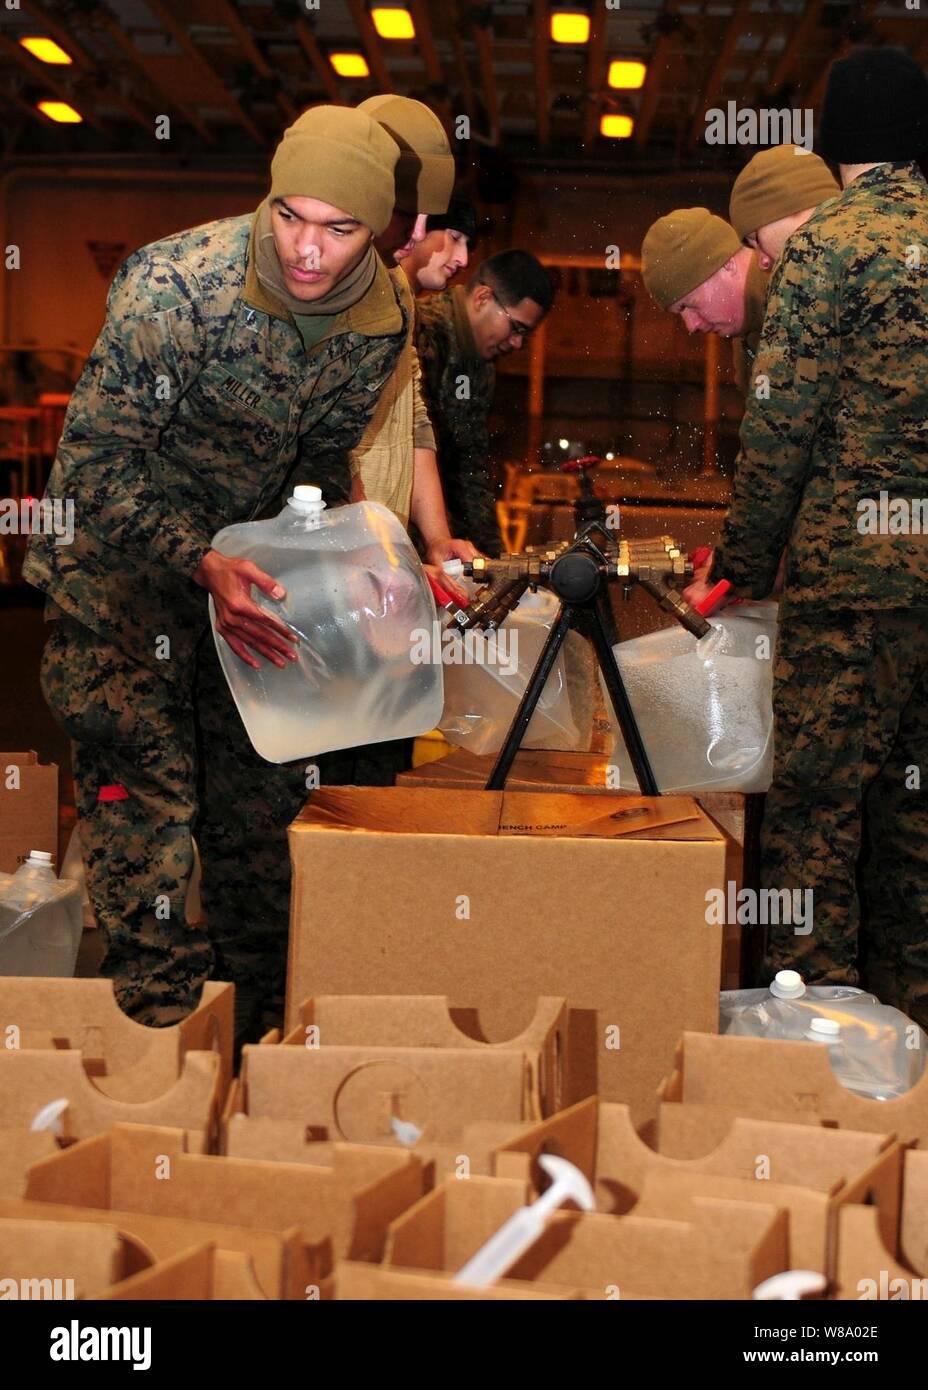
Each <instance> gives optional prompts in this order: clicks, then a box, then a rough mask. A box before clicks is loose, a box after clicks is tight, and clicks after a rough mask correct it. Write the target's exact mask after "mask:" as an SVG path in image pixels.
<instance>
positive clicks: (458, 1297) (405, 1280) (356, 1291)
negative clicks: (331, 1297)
mask: <svg viewBox="0 0 928 1390" xmlns="http://www.w3.org/2000/svg"><path fill="white" fill-rule="evenodd" d="M335 1297H336V1298H338V1299H351V1300H360V1301H363V1302H365V1303H370V1302H375V1301H376V1302H380V1301H382V1300H384V1299H387V1300H390V1301H392V1302H402V1303H410V1302H417V1301H426V1302H428V1303H512V1302H517V1303H529V1302H531V1303H534V1302H536V1301H537V1300H539V1299H541V1300H542V1301H545V1302H550V1301H551V1300H554V1301H555V1302H564V1301H565V1300H573V1299H578V1298H582V1297H583V1295H582V1294H581V1293H580V1292H579V1290H572V1291H570V1292H567V1293H559V1292H555V1291H549V1290H546V1289H533V1288H532V1287H531V1286H530V1285H528V1284H524V1283H523V1284H519V1283H516V1281H515V1280H513V1279H500V1281H499V1283H498V1284H494V1285H493V1286H492V1288H489V1289H474V1288H468V1287H467V1286H466V1285H464V1284H456V1283H455V1282H454V1278H453V1276H452V1275H451V1274H445V1273H441V1272H439V1271H436V1270H432V1271H431V1272H429V1273H423V1272H416V1271H412V1270H406V1269H385V1268H384V1266H383V1265H366V1264H356V1263H354V1262H353V1261H351V1260H341V1261H340V1262H339V1263H338V1264H337V1265H336V1266H335Z"/></svg>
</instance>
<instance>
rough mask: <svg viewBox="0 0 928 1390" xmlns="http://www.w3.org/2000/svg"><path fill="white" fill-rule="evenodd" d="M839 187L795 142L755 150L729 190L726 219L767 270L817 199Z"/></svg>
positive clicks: (823, 165) (813, 156)
mask: <svg viewBox="0 0 928 1390" xmlns="http://www.w3.org/2000/svg"><path fill="white" fill-rule="evenodd" d="M840 192H841V188H840V186H839V184H838V182H837V180H836V179H835V178H834V176H833V175H832V173H831V171H830V170H829V168H828V165H827V164H826V163H825V161H824V160H823V159H820V158H819V156H818V155H817V154H810V153H809V152H808V151H806V150H805V149H803V147H802V146H801V145H775V146H774V147H773V148H772V149H769V150H761V151H760V153H759V154H756V155H755V156H754V158H753V159H751V160H749V161H748V163H747V164H746V165H745V166H744V168H743V169H742V170H741V173H740V174H739V175H738V177H737V178H736V179H735V182H734V185H733V187H732V190H731V202H730V204H729V213H730V216H731V224H732V226H733V227H734V229H735V231H736V232H737V233H738V236H739V237H740V238H741V240H742V241H744V242H746V243H747V245H748V246H752V247H753V248H754V249H755V250H756V251H757V259H758V261H759V262H760V265H761V267H762V269H764V270H770V269H771V268H772V266H773V264H774V262H775V261H776V260H778V259H779V257H780V256H781V255H782V252H783V248H784V246H785V245H786V242H787V240H788V239H789V237H791V236H792V234H793V232H795V231H796V230H797V229H798V228H799V227H801V226H802V225H803V224H804V223H806V222H808V220H809V218H810V217H811V216H812V214H813V212H814V211H815V209H816V208H817V207H818V206H819V204H820V203H824V202H827V201H828V199H830V198H837V197H838V195H839V194H840Z"/></svg>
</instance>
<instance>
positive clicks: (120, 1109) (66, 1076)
mask: <svg viewBox="0 0 928 1390" xmlns="http://www.w3.org/2000/svg"><path fill="white" fill-rule="evenodd" d="M221 1092H222V1087H221V1064H220V1059H219V1054H218V1053H217V1052H188V1053H187V1054H186V1056H185V1057H184V1059H183V1063H182V1066H181V1070H180V1074H179V1075H178V1077H177V1079H176V1080H175V1081H174V1082H173V1084H172V1085H170V1086H169V1087H168V1089H167V1090H165V1091H164V1092H162V1094H161V1095H158V1096H155V1097H154V1098H152V1099H149V1100H139V1101H130V1100H114V1099H113V1097H112V1096H108V1095H106V1094H104V1092H103V1091H102V1090H100V1088H99V1087H98V1086H97V1084H96V1079H95V1078H94V1077H92V1076H88V1075H87V1072H86V1071H85V1069H84V1064H83V1060H82V1056H81V1053H80V1052H55V1051H53V1050H51V1049H46V1048H24V1049H21V1050H20V1051H18V1052H3V1053H0V1115H2V1116H3V1120H4V1124H5V1125H6V1126H7V1127H8V1128H9V1129H11V1130H16V1129H20V1130H22V1129H26V1130H28V1129H29V1128H30V1126H31V1124H32V1122H33V1120H34V1119H35V1118H36V1115H37V1114H38V1112H39V1111H40V1110H41V1109H43V1107H44V1106H46V1105H47V1104H48V1103H49V1102H50V1101H53V1100H58V1099H66V1100H67V1102H68V1105H67V1109H66V1111H65V1112H64V1115H63V1116H62V1120H61V1125H62V1137H63V1138H65V1139H68V1140H74V1139H87V1138H89V1137H90V1136H91V1135H94V1134H100V1133H102V1132H103V1131H104V1130H107V1129H109V1128H110V1126H111V1125H114V1124H120V1123H122V1124H125V1123H129V1124H137V1125H146V1124H147V1125H154V1124H165V1125H170V1126H172V1127H176V1128H178V1129H182V1130H184V1131H186V1133H187V1135H188V1140H189V1143H190V1147H191V1148H192V1149H196V1150H197V1151H198V1152H202V1153H205V1152H207V1151H208V1150H209V1149H210V1148H212V1147H214V1144H215V1140H216V1137H217V1131H218V1126H219V1107H220V1104H221Z"/></svg>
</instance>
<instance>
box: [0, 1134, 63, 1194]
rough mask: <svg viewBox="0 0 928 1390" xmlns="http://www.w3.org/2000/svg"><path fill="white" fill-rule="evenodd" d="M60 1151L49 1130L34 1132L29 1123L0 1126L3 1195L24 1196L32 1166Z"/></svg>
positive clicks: (0, 1169) (0, 1163)
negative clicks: (27, 1124) (15, 1125)
mask: <svg viewBox="0 0 928 1390" xmlns="http://www.w3.org/2000/svg"><path fill="white" fill-rule="evenodd" d="M57 1152H58V1145H57V1144H56V1142H55V1139H54V1136H53V1135H51V1134H50V1133H49V1132H48V1130H40V1131H38V1132H33V1131H32V1130H30V1129H28V1128H27V1127H26V1126H21V1127H19V1128H16V1127H14V1126H10V1127H9V1128H6V1129H0V1197H21V1196H22V1195H23V1193H24V1192H25V1190H26V1177H27V1174H28V1172H29V1169H30V1167H31V1165H32V1164H33V1163H35V1162H37V1161H38V1159H40V1158H48V1157H49V1155H50V1154H54V1153H57Z"/></svg>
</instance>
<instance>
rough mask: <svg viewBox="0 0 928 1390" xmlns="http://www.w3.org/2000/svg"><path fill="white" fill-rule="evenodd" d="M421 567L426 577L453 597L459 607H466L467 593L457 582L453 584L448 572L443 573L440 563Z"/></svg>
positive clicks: (467, 601)
mask: <svg viewBox="0 0 928 1390" xmlns="http://www.w3.org/2000/svg"><path fill="white" fill-rule="evenodd" d="M422 568H423V570H424V571H425V573H426V575H427V577H428V578H429V579H430V580H434V582H435V583H436V584H437V585H438V586H439V588H441V589H444V591H445V593H446V594H448V595H450V597H451V598H453V599H454V601H455V603H456V604H457V605H458V607H459V608H466V607H467V605H468V604H469V603H470V596H469V594H468V593H467V592H466V591H465V590H464V589H462V588H461V587H460V586H459V585H458V584H455V582H454V580H453V579H452V578H451V575H450V574H445V571H444V570H443V569H442V567H441V565H423V566H422ZM433 592H434V590H433Z"/></svg>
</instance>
